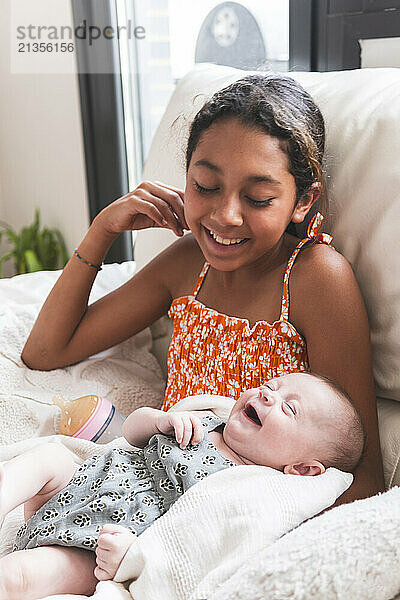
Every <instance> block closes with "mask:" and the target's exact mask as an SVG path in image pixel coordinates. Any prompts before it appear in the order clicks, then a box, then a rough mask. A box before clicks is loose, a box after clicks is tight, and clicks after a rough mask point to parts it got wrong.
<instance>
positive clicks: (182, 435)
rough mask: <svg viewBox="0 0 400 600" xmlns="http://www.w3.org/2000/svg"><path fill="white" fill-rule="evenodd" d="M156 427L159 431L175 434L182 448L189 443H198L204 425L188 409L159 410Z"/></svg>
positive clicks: (202, 434) (202, 436) (201, 437)
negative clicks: (171, 411) (179, 410)
mask: <svg viewBox="0 0 400 600" xmlns="http://www.w3.org/2000/svg"><path fill="white" fill-rule="evenodd" d="M156 427H157V429H158V430H159V431H160V433H165V434H166V435H175V439H176V441H177V442H178V444H179V447H180V448H181V449H182V450H184V449H185V448H186V446H187V445H188V444H189V442H190V443H191V444H200V442H201V440H202V439H203V438H204V427H203V425H202V423H201V421H200V419H199V417H197V416H196V415H194V414H193V413H191V412H188V411H182V412H173V413H169V412H163V411H160V414H159V415H158V418H157V420H156Z"/></svg>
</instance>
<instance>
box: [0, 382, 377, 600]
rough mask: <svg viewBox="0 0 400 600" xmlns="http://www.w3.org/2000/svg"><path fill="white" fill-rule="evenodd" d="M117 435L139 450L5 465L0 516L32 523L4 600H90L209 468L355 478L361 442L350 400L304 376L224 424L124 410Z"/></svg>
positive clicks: (36, 457)
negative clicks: (57, 598) (75, 597)
mask: <svg viewBox="0 0 400 600" xmlns="http://www.w3.org/2000/svg"><path fill="white" fill-rule="evenodd" d="M123 435H124V437H125V438H126V440H127V441H128V442H129V443H130V444H131V445H132V446H135V448H132V449H129V450H123V449H121V448H113V449H111V450H109V451H108V452H107V453H106V454H104V455H99V456H94V457H92V458H90V459H88V460H87V461H85V462H84V463H83V464H82V465H81V466H80V467H79V468H77V467H76V465H75V463H74V461H73V459H72V455H71V454H70V453H69V451H68V450H66V448H65V447H63V446H62V445H59V444H54V443H46V444H42V445H39V446H36V447H35V448H33V449H31V450H29V451H28V452H26V453H24V454H23V455H21V456H18V457H16V458H14V459H12V460H10V461H8V462H6V463H4V464H3V465H2V466H1V471H0V517H1V518H4V516H5V515H6V514H7V513H8V512H9V511H10V510H12V509H13V508H15V507H16V506H18V505H20V504H22V503H24V512H25V521H28V522H26V523H25V524H24V525H23V526H22V527H21V528H20V530H19V532H18V534H17V538H16V543H15V546H14V550H19V552H14V553H12V554H9V555H7V556H5V557H4V558H2V559H1V560H0V600H4V599H5V598H7V600H12V598H20V597H24V599H25V600H29V598H32V599H34V598H39V597H42V596H46V595H50V594H61V593H70V594H89V595H91V594H92V593H93V592H94V588H95V585H96V583H97V580H105V579H112V578H113V577H114V575H115V573H116V571H117V570H118V567H119V565H120V563H121V561H122V559H123V557H124V555H125V553H126V552H127V550H128V548H129V547H130V545H131V544H132V542H133V540H134V538H135V536H136V535H139V534H140V533H142V532H143V531H144V530H145V529H146V528H147V527H149V526H150V525H151V524H152V523H153V522H154V521H155V520H156V519H157V518H158V517H160V516H161V515H162V514H164V513H165V512H166V511H167V510H168V509H169V507H170V506H171V505H172V504H173V503H174V502H175V501H176V500H177V499H178V498H179V497H180V496H181V495H182V494H183V493H184V492H185V491H186V490H187V489H188V488H189V487H191V486H192V485H194V484H195V483H197V482H198V481H200V480H201V479H202V478H203V477H207V476H208V475H210V474H211V473H214V472H216V471H219V470H222V469H226V468H229V467H232V466H235V465H262V466H267V467H272V468H274V469H279V470H280V471H283V472H284V473H288V474H293V475H319V474H321V473H323V472H324V471H325V469H326V468H328V467H332V466H333V467H336V468H338V469H341V470H344V471H353V470H354V469H355V467H356V466H357V464H358V462H359V461H360V457H361V455H362V452H363V448H364V443H365V433H364V428H363V426H362V423H361V420H360V418H359V415H358V413H357V411H356V409H355V408H354V406H353V404H352V403H351V401H350V399H349V397H348V396H347V394H346V393H345V392H343V391H342V390H341V389H340V388H339V387H338V386H337V385H336V384H334V383H333V382H331V381H329V380H328V379H325V378H323V377H319V376H315V375H312V374H310V373H292V374H290V375H284V376H282V377H279V378H275V379H272V380H270V381H268V382H267V383H266V384H265V385H263V386H261V387H260V388H256V389H250V390H247V391H245V392H243V393H242V394H241V396H240V397H239V399H238V400H237V402H236V403H235V404H234V406H233V408H232V410H231V413H230V415H229V418H228V420H227V422H226V424H225V423H224V422H223V421H222V420H221V419H220V418H219V417H216V416H214V415H211V413H210V414H208V415H206V416H205V417H203V418H202V419H200V418H199V417H198V416H197V415H196V413H195V412H184V411H181V412H179V411H177V412H171V413H170V412H164V411H161V410H156V409H152V408H148V407H144V408H140V409H138V410H136V411H134V412H133V413H132V414H131V415H129V417H128V418H127V419H126V421H125V422H124V425H123ZM16 482H18V485H16ZM107 523H108V524H107ZM109 523H112V524H109ZM120 523H121V524H123V525H125V527H123V526H121V525H119V524H120ZM23 549H30V550H29V552H22V551H21V550H23ZM94 551H95V553H94ZM96 563H97V566H96Z"/></svg>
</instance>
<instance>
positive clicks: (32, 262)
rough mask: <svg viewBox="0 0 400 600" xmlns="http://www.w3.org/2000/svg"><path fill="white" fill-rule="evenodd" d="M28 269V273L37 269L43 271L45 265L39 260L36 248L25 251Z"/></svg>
mask: <svg viewBox="0 0 400 600" xmlns="http://www.w3.org/2000/svg"><path fill="white" fill-rule="evenodd" d="M24 258H25V264H26V270H27V272H28V273H33V272H35V271H42V270H43V266H42V264H41V262H40V261H39V260H38V257H37V256H36V252H34V250H25V252H24Z"/></svg>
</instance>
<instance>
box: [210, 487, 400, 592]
mask: <svg viewBox="0 0 400 600" xmlns="http://www.w3.org/2000/svg"><path fill="white" fill-rule="evenodd" d="M399 563H400V488H398V487H397V488H393V489H392V490H390V491H388V492H386V493H385V494H380V495H377V496H373V497H372V498H366V499H365V500H358V501H357V502H352V503H351V504H345V505H342V506H339V507H337V508H334V509H332V510H329V511H328V512H326V513H324V514H323V515H321V516H319V517H315V518H314V519H311V520H309V521H307V522H306V523H303V524H302V525H301V526H300V527H297V528H296V529H294V530H293V531H291V532H289V533H287V534H286V535H284V536H283V537H281V538H280V539H279V540H277V541H276V542H275V543H274V544H273V545H272V546H269V547H266V548H264V549H263V550H262V551H261V552H257V553H254V554H253V556H252V557H251V558H250V559H249V560H247V561H246V562H245V563H244V564H243V565H242V566H241V568H240V569H239V570H238V571H237V572H236V573H235V574H234V575H233V576H232V577H231V578H230V579H227V580H226V581H225V582H224V583H223V584H222V585H221V586H219V587H218V589H216V590H215V593H214V594H211V596H210V597H209V600H247V599H248V598H260V599H261V598H268V599H269V600H293V599H295V600H320V599H323V600H338V599H340V600H392V599H394V597H395V596H396V598H399V597H400V596H397V595H396V594H399V593H400V569H399Z"/></svg>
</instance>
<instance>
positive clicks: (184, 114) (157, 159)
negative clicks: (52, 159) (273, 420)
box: [0, 65, 400, 600]
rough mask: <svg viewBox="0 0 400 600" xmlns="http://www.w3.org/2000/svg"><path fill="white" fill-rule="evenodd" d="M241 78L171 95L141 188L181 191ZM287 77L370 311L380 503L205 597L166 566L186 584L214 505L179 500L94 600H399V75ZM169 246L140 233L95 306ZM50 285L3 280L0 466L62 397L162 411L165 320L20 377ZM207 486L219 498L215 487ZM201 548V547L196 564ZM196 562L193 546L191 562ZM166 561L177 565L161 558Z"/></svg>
mask: <svg viewBox="0 0 400 600" xmlns="http://www.w3.org/2000/svg"><path fill="white" fill-rule="evenodd" d="M243 73H244V72H243V71H238V70H236V69H232V68H229V67H217V66H213V65H199V66H198V67H197V68H196V69H194V70H193V71H192V72H191V73H189V74H188V75H187V76H186V77H185V78H184V79H183V80H182V81H181V82H180V83H179V85H178V87H177V89H176V91H175V92H174V94H173V97H172V98H171V101H170V103H169V105H168V107H167V109H166V112H165V114H164V117H163V119H162V121H161V123H160V126H159V128H158V130H157V132H156V135H155V138H154V140H153V144H152V147H151V150H150V154H149V157H148V160H147V163H146V167H145V172H144V179H158V180H161V181H164V182H168V183H169V184H172V185H176V186H180V187H183V182H184V166H183V165H184V161H183V147H184V140H185V136H186V134H187V128H188V123H189V121H190V117H191V115H193V114H194V112H195V111H196V109H197V108H199V107H200V105H201V104H202V102H203V101H204V99H205V97H208V96H209V95H211V94H212V93H213V92H214V91H216V90H217V89H219V88H221V87H223V86H224V85H226V84H228V83H230V82H231V81H234V80H235V79H238V78H239V77H240V76H242V74H243ZM292 76H293V77H294V78H296V79H297V80H298V81H299V82H300V83H302V85H304V86H305V87H306V89H308V90H309V92H310V93H311V94H312V95H313V97H314V98H315V100H316V101H317V103H318V104H319V106H320V108H321V110H322V112H323V114H324V117H325V120H326V124H327V165H326V166H327V171H328V174H329V178H328V184H329V188H330V194H331V198H332V200H333V203H332V211H331V214H330V215H329V217H330V219H329V220H330V231H331V233H332V234H333V236H334V245H335V247H336V248H337V249H338V250H339V251H340V252H342V253H343V254H344V255H345V256H346V257H347V259H348V260H349V261H350V263H351V264H352V266H353V269H354V272H355V274H356V277H357V280H358V282H359V285H360V287H361V290H362V292H363V295H364V298H365V301H366V304H367V310H368V314H369V319H370V324H371V336H372V345H373V359H374V375H375V381H376V393H377V398H378V411H379V428H380V435H381V447H382V453H383V459H384V474H385V485H386V489H387V491H386V493H384V494H381V495H379V496H375V497H374V498H371V499H366V500H362V501H358V502H354V503H352V504H351V505H346V506H342V507H338V508H335V509H333V510H330V511H328V512H326V513H325V514H323V515H321V516H318V517H316V518H314V519H310V520H308V521H307V522H305V523H303V524H301V525H300V522H301V521H302V520H304V519H303V518H301V519H300V521H298V522H297V523H294V522H293V526H292V527H291V531H290V532H288V533H286V535H278V536H277V537H275V538H274V540H272V541H271V540H270V541H269V542H268V543H265V545H264V547H261V548H260V549H259V551H257V552H256V553H254V554H252V553H251V551H250V550H249V548H251V547H252V546H248V547H247V553H248V556H247V557H246V560H243V561H242V564H241V566H240V567H237V568H236V570H235V572H232V573H229V574H227V573H225V576H223V575H221V576H220V578H219V579H216V580H213V585H212V586H211V587H209V588H207V589H206V588H204V587H203V588H202V587H201V585H200V584H201V581H197V580H196V575H193V577H194V580H196V581H197V583H196V585H194V584H193V585H192V584H190V585H189V584H187V585H186V587H185V584H184V580H185V575H182V571H177V570H175V571H174V568H176V565H180V566H181V568H182V569H183V572H185V570H186V573H189V571H190V568H192V570H193V572H195V571H196V556H194V555H193V554H190V552H188V545H189V541H188V539H190V536H192V537H193V536H195V535H196V533H198V530H197V529H196V527H199V522H200V521H201V519H200V517H199V515H201V514H202V512H201V507H204V506H205V505H207V502H210V497H211V495H210V494H211V492H210V490H208V491H207V489H205V490H204V493H203V494H202V495H201V494H200V497H199V496H197V495H194V496H189V497H188V498H183V499H181V500H182V502H181V503H180V504H179V502H180V501H178V502H177V503H176V505H175V506H174V507H173V508H172V509H171V510H170V511H169V513H168V518H166V517H167V515H165V516H164V517H162V518H161V519H159V521H158V522H157V523H156V524H155V525H153V526H152V527H151V528H149V530H147V532H145V533H146V535H145V534H143V535H142V536H140V538H138V543H137V548H136V549H135V552H136V554H135V557H136V559H137V571H136V574H135V577H134V578H132V577H131V578H130V581H129V582H128V583H118V582H103V583H100V584H99V586H98V589H97V591H96V594H95V596H94V597H95V598H96V600H103V599H104V600H106V599H107V600H113V599H114V598H115V599H118V600H123V599H124V598H127V599H130V598H132V597H133V598H134V600H147V599H150V598H151V599H152V600H158V598H160V600H170V599H171V600H173V599H174V600H175V599H178V598H179V599H180V600H183V599H187V600H196V599H197V600H200V598H201V597H204V598H205V597H207V599H208V600H211V599H212V600H225V599H228V598H229V599H232V600H233V599H237V600H239V599H242V598H243V599H244V598H246V599H249V598H251V599H254V600H255V599H258V598H260V599H261V598H270V599H273V600H284V599H286V598H287V599H289V598H295V599H296V600H302V599H304V600H305V599H307V600H313V599H314V598H315V599H317V598H318V599H320V598H324V600H330V599H332V600H333V599H335V598H339V599H341V600H355V599H357V600H362V599H364V598H365V599H367V598H368V599H370V598H373V599H377V600H386V599H387V600H391V599H393V598H395V597H396V598H399V597H400V569H399V564H400V487H399V486H400V403H399V401H400V287H399V281H400V260H399V256H400V252H399V235H398V231H397V228H398V226H399V223H400V214H399V213H400V166H399V165H400V163H399V158H400V120H399V114H400V70H398V69H375V70H368V69H366V70H359V71H345V72H332V73H293V74H292ZM178 116H180V118H179V119H178V120H177V121H176V117H178ZM174 122H175V124H174V126H172V123H174ZM172 239H173V238H172V236H171V235H170V234H169V233H168V232H166V231H162V230H159V231H156V230H149V231H144V232H140V233H139V234H138V237H137V243H136V248H135V261H136V262H127V263H123V264H122V265H106V266H105V268H104V269H103V271H101V272H100V274H99V276H98V278H97V280H96V282H95V285H94V288H93V291H92V294H91V297H90V301H94V300H95V299H97V298H99V297H101V295H103V294H105V293H107V292H108V291H111V290H112V289H115V287H118V286H119V285H121V284H122V283H124V282H125V281H126V280H127V279H128V278H129V277H131V276H132V274H133V273H134V272H135V270H136V269H138V268H140V267H141V266H143V265H144V264H145V263H146V262H147V261H148V260H150V259H151V258H152V256H154V254H155V253H156V252H158V251H159V250H161V249H162V248H163V247H165V246H166V245H168V244H169V243H170V242H171V241H172ZM58 274H59V273H58V272H42V273H34V274H28V275H21V276H17V277H14V278H11V279H8V280H7V279H5V280H0V307H1V308H0V337H1V352H0V377H1V383H2V386H1V393H0V411H1V419H0V441H1V444H2V445H3V446H2V447H1V448H0V460H7V459H8V458H10V457H11V456H14V455H16V454H17V453H18V452H19V451H21V449H22V448H25V447H26V445H27V444H35V443H40V441H41V440H42V439H43V437H45V436H46V437H48V436H53V435H54V434H55V433H56V431H57V424H58V418H59V413H58V409H57V408H56V407H55V406H54V405H53V404H52V400H51V399H52V396H53V394H55V393H61V394H63V395H64V396H66V397H67V398H75V397H78V396H81V395H84V394H86V393H98V394H101V395H104V396H106V397H107V398H109V399H110V400H111V401H112V402H113V403H114V404H115V405H116V406H117V407H118V408H119V409H120V410H121V411H122V412H124V413H125V414H127V413H129V412H130V411H131V410H133V409H134V408H136V407H137V406H140V405H143V404H147V405H151V406H155V407H158V406H159V405H160V403H161V399H162V395H163V390H164V385H165V379H164V378H165V372H166V348H167V346H168V339H169V336H170V332H171V324H170V322H169V321H168V319H167V317H164V318H163V319H161V320H160V321H159V322H157V323H156V324H154V325H153V326H152V328H151V329H146V330H145V331H143V332H141V333H140V334H138V335H137V336H134V337H133V338H131V339H130V340H127V341H126V342H124V343H122V344H119V345H118V346H116V347H114V348H111V349H109V350H107V351H106V352H103V353H101V354H99V355H96V356H93V357H90V359H88V360H86V361H83V362H82V363H80V364H78V365H74V366H72V367H68V368H66V369H57V370H55V371H52V372H40V371H31V370H29V369H27V368H26V367H25V365H23V363H22V362H21V359H20V352H21V349H22V346H23V343H24V340H25V339H26V336H27V334H28V332H29V330H30V328H31V326H32V323H33V321H34V319H35V316H36V314H37V312H38V310H39V308H40V305H41V303H42V302H43V300H44V298H45V297H46V295H47V293H48V291H49V290H50V289H51V286H52V285H53V284H54V281H55V280H56V278H57V276H58ZM28 438H29V439H31V441H30V442H27V441H26V440H27V439H28ZM61 441H62V443H64V444H66V445H67V447H69V449H70V450H71V451H72V452H73V453H74V455H75V457H76V460H77V462H78V463H79V462H80V461H81V460H83V459H84V458H85V457H87V456H89V455H91V454H93V453H94V452H96V450H97V448H96V446H95V445H93V444H91V443H90V442H82V443H81V442H79V441H76V440H69V439H62V440H61ZM215 475H216V476H218V475H219V474H215ZM210 480H211V478H210ZM211 484H212V485H215V486H216V487H215V488H214V490H215V489H216V490H217V489H219V488H218V484H219V480H218V477H216V478H214V480H212V481H211ZM211 484H210V485H211ZM232 485H233V483H232ZM195 488H197V486H195ZM212 490H213V488H211V491H212ZM200 491H201V489H200ZM207 494H208V495H207ZM185 496H186V494H185ZM220 496H221V494H220ZM217 497H218V495H217ZM220 499H221V498H220ZM191 502H192V503H191ZM196 502H197V504H196ZM175 507H177V508H175ZM194 507H195V508H194ZM225 509H226V507H225ZM316 512H318V511H315V512H314V513H312V514H316ZM220 514H221V513H220V512H218V502H216V503H215V515H214V517H215V521H214V522H213V521H212V519H210V520H209V522H208V523H207V526H208V527H209V528H210V529H212V525H213V523H214V525H215V526H216V524H217V523H219V527H220V528H221V527H222V529H221V535H225V536H227V537H226V539H227V540H228V539H229V540H231V539H232V536H233V535H234V534H233V532H234V529H233V523H232V521H230V520H229V519H225V520H224V522H223V524H222V525H221V522H220V520H219V521H218V518H219V517H218V515H219V516H220ZM303 516H304V515H303ZM309 516H311V515H309ZM21 518H22V514H21V511H20V510H16V511H13V513H11V514H10V515H9V516H8V517H7V519H6V522H5V523H4V526H3V528H2V530H1V532H0V551H1V553H2V555H4V554H5V553H7V552H9V551H10V548H11V544H12V536H13V534H15V531H16V529H17V527H18V526H19V524H20V523H21ZM177 524H179V525H180V529H181V530H182V529H183V530H184V531H185V532H186V534H187V536H189V538H188V537H186V538H184V537H179V536H178V537H176V539H175V540H174V542H173V543H172V542H171V543H170V544H169V545H168V544H167V545H166V543H165V531H167V530H171V529H172V530H174V529H176V526H177ZM216 530H218V529H216ZM249 539H250V538H249ZM247 541H248V540H247ZM228 546H229V544H227V545H226V549H228ZM229 547H230V552H234V551H235V545H234V544H233V546H229ZM232 547H233V550H232ZM206 550H208V549H207V548H206V547H203V552H206ZM213 550H214V549H213ZM200 551H201V548H199V547H198V548H197V553H198V555H199V552H200ZM238 551H239V550H238ZM168 553H169V554H171V555H172V556H173V558H174V560H173V561H168V560H163V559H165V558H166V557H167V555H168ZM222 554H223V552H222ZM210 556H211V555H210ZM212 556H214V559H213V560H214V562H218V560H219V561H220V562H221V564H222V563H223V561H224V560H225V559H226V556H223V555H221V551H220V552H219V554H218V553H217V554H215V555H212ZM161 565H162V567H163V568H161ZM174 565H175V567H174ZM185 565H186V566H185ZM194 580H193V581H194ZM204 580H205V578H204V577H203V581H204ZM163 581H164V582H165V581H168V582H169V587H168V586H165V588H164V589H163V587H162V585H163V583H162V582H163ZM182 582H183V583H182ZM205 589H206V592H207V595H204V596H199V595H198V594H199V590H200V591H202V593H205V592H204V590H205ZM397 594H399V595H398V596H397ZM53 598H54V599H55V598H57V599H58V600H67V598H69V599H70V600H73V599H75V600H78V598H79V597H78V596H68V597H66V596H57V597H53ZM48 600H49V599H48Z"/></svg>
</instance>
